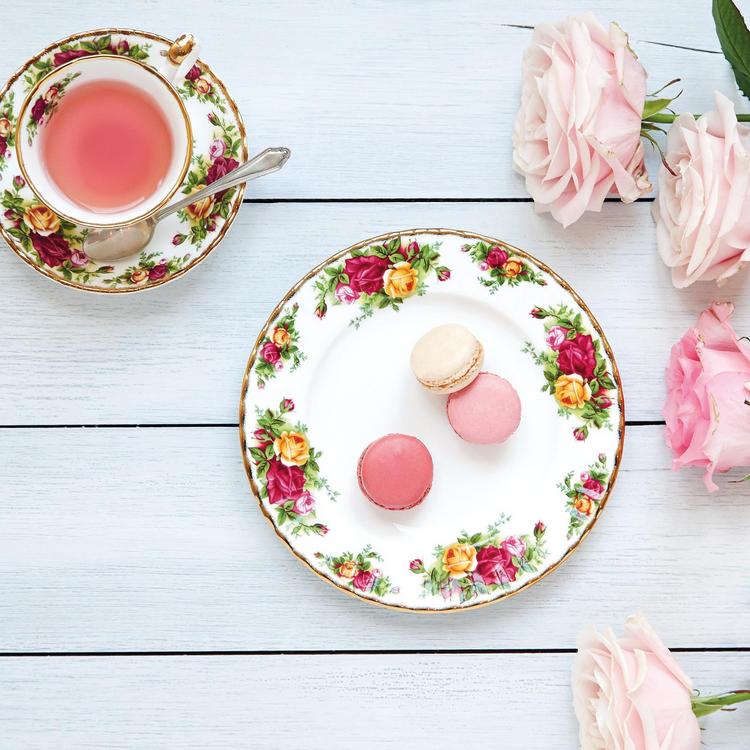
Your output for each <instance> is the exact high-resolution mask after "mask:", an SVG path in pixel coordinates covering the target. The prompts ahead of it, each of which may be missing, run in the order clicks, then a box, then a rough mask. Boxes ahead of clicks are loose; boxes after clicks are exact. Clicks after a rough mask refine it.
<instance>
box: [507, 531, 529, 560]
mask: <svg viewBox="0 0 750 750" xmlns="http://www.w3.org/2000/svg"><path fill="white" fill-rule="evenodd" d="M501 546H502V547H503V549H505V550H506V551H508V552H510V554H511V555H512V556H513V557H517V558H521V557H523V556H524V554H525V553H526V544H525V542H524V541H523V539H519V538H518V537H517V536H509V537H508V538H507V539H506V540H505V541H504V542H503V543H502V545H501Z"/></svg>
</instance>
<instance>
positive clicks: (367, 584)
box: [352, 570, 375, 591]
mask: <svg viewBox="0 0 750 750" xmlns="http://www.w3.org/2000/svg"><path fill="white" fill-rule="evenodd" d="M352 583H353V584H354V588H356V589H359V590H360V591H369V590H370V589H371V588H372V587H373V584H374V583H375V575H374V574H373V572H372V571H370V570H360V571H359V572H358V573H357V575H355V576H354V578H353V579H352Z"/></svg>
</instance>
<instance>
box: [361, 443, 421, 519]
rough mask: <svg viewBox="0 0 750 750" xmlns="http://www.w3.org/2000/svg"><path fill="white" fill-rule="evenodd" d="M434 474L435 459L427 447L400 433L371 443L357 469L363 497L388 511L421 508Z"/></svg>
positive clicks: (363, 453)
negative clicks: (417, 506)
mask: <svg viewBox="0 0 750 750" xmlns="http://www.w3.org/2000/svg"><path fill="white" fill-rule="evenodd" d="M432 472H433V464H432V456H431V455H430V452H429V450H427V447H426V446H425V444H424V443H423V442H422V441H421V440H419V439H418V438H416V437H413V436H411V435H401V434H398V433H394V434H391V435H385V436H384V437H382V438H379V439H378V440H375V441H374V442H372V443H370V445H368V446H367V448H365V450H364V451H363V452H362V455H361V456H360V459H359V463H358V465H357V479H358V481H359V486H360V489H361V490H362V492H363V494H364V495H365V496H366V497H367V498H368V499H369V500H371V501H372V502H373V503H375V505H378V506H380V507H381V508H385V509H387V510H406V509H408V508H413V507H414V506H415V505H419V503H421V502H422V500H424V498H425V497H426V496H427V494H428V493H429V491H430V488H431V487H432Z"/></svg>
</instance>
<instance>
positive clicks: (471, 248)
mask: <svg viewBox="0 0 750 750" xmlns="http://www.w3.org/2000/svg"><path fill="white" fill-rule="evenodd" d="M461 250H462V251H463V252H465V253H468V254H469V257H470V258H471V259H472V260H473V261H474V263H476V264H477V265H478V266H479V270H480V271H482V272H483V273H485V274H486V275H485V276H478V277H477V279H478V280H479V283H480V284H481V285H482V286H485V287H487V288H488V289H489V291H490V294H495V292H497V290H498V289H500V287H502V286H506V285H507V286H518V285H519V284H523V283H530V284H537V285H538V286H546V285H547V281H546V279H545V278H544V274H543V273H542V272H541V271H539V270H536V269H535V268H533V267H532V265H531V264H530V263H529V262H528V260H526V259H525V258H521V257H519V256H518V255H516V254H515V253H513V252H512V250H511V249H510V248H509V247H507V246H506V245H489V244H488V243H486V242H483V241H482V240H479V241H477V242H475V243H474V244H473V245H472V244H468V243H465V244H463V245H461Z"/></svg>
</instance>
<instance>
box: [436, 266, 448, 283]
mask: <svg viewBox="0 0 750 750" xmlns="http://www.w3.org/2000/svg"><path fill="white" fill-rule="evenodd" d="M437 277H438V281H448V279H449V278H450V277H451V270H450V268H446V267H445V266H440V267H439V268H438V269H437Z"/></svg>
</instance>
